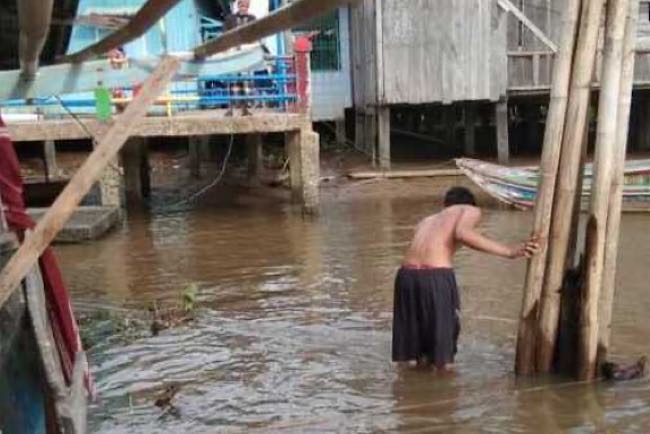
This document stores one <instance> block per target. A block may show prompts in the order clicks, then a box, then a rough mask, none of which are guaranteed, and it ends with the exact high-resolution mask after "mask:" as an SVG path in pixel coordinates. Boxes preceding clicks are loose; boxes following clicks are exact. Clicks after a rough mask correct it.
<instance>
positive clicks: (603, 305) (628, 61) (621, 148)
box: [598, 1, 639, 360]
mask: <svg viewBox="0 0 650 434" xmlns="http://www.w3.org/2000/svg"><path fill="white" fill-rule="evenodd" d="M638 19H639V2H638V1H630V9H629V13H628V15H627V27H626V29H625V42H624V48H623V73H622V76H621V95H620V98H619V108H618V121H617V125H616V128H617V137H616V142H615V144H616V155H615V158H614V163H613V169H612V170H613V172H614V176H613V179H612V186H611V190H610V195H609V213H608V217H607V233H606V236H605V267H604V269H603V287H602V292H601V297H600V313H599V315H598V317H599V321H600V326H599V344H598V346H599V349H600V354H599V359H600V360H605V359H606V358H607V353H608V351H609V342H610V336H611V322H612V308H613V303H614V293H615V291H616V261H617V257H618V240H619V232H620V230H619V229H620V223H621V208H622V202H623V184H624V172H625V153H626V150H627V140H628V132H629V127H630V107H631V104H632V87H633V84H634V64H635V60H636V54H635V47H636V41H637V24H638Z"/></svg>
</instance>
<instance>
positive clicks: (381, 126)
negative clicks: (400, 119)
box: [377, 106, 390, 170]
mask: <svg viewBox="0 0 650 434" xmlns="http://www.w3.org/2000/svg"><path fill="white" fill-rule="evenodd" d="M377 125H378V128H377V130H378V132H377V136H378V137H377V142H378V144H377V147H378V151H379V152H378V156H379V167H380V168H381V169H384V170H390V107H387V106H384V107H379V108H378V110H377Z"/></svg>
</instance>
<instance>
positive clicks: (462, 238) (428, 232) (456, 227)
mask: <svg viewBox="0 0 650 434" xmlns="http://www.w3.org/2000/svg"><path fill="white" fill-rule="evenodd" d="M444 205H445V208H444V209H443V210H442V211H441V212H439V213H437V214H434V215H432V216H429V217H427V218H425V219H424V220H422V221H421V222H420V223H419V224H418V226H417V228H416V230H415V236H414V238H413V241H412V242H411V245H410V247H409V250H408V252H407V254H406V258H405V260H404V263H403V265H402V267H401V268H400V269H399V271H398V273H397V277H396V279H395V302H394V316H393V361H395V362H410V361H417V363H418V364H419V365H420V364H430V363H432V364H434V365H435V366H436V367H437V368H438V369H439V370H445V369H447V368H448V366H449V365H450V364H452V363H453V362H454V356H455V355H456V350H457V345H456V344H457V340H458V334H459V332H460V322H459V317H458V312H459V309H460V300H459V296H458V288H457V286H456V277H455V274H454V270H453V264H452V258H453V256H454V254H455V253H456V250H458V249H459V248H460V247H461V246H463V245H465V246H467V247H470V248H472V249H475V250H478V251H481V252H485V253H489V254H492V255H496V256H501V257H504V258H509V259H517V258H524V257H526V258H529V257H531V256H532V255H534V254H535V253H536V252H537V250H538V249H539V245H538V243H537V239H536V238H531V239H529V240H527V241H526V242H524V243H521V244H518V245H515V246H508V245H505V244H502V243H499V242H497V241H494V240H491V239H489V238H487V237H485V236H483V235H481V233H479V232H478V230H477V228H476V227H477V225H478V223H479V221H480V219H481V210H480V209H479V208H478V207H477V206H476V200H475V199H474V195H472V193H471V192H470V191H469V190H468V189H466V188H464V187H454V188H452V189H451V190H449V191H448V192H447V194H446V196H445V203H444Z"/></svg>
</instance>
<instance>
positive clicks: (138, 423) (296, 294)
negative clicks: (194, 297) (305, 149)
mask: <svg viewBox="0 0 650 434" xmlns="http://www.w3.org/2000/svg"><path fill="white" fill-rule="evenodd" d="M431 202H432V200H431V198H422V197H414V198H408V197H404V198H398V199H391V200H380V199H372V200H361V201H355V202H345V201H341V200H329V201H327V202H326V203H325V205H324V207H323V215H322V216H321V217H320V218H319V219H315V220H310V219H307V220H303V219H302V218H301V217H300V216H299V215H297V214H296V213H293V212H291V211H290V210H286V209H283V208H279V207H277V208H269V207H259V206H258V207H256V206H252V205H251V206H247V207H231V208H219V209H218V210H214V209H212V210H210V209H197V210H195V211H193V212H191V213H188V214H182V215H173V216H158V217H142V216H133V217H131V218H130V219H129V221H128V223H127V224H126V225H125V228H124V229H123V230H121V231H120V232H118V233H115V234H113V235H111V236H110V237H108V238H107V239H105V240H102V241H100V242H98V243H93V244H88V245H81V246H60V247H58V249H57V250H58V252H59V254H60V256H61V262H62V264H63V266H64V268H65V271H66V278H67V280H68V282H69V284H70V286H71V288H72V291H73V294H74V298H75V302H77V303H81V302H85V303H94V304H102V305H110V306H118V307H139V306H142V305H144V304H146V303H148V302H150V301H152V300H155V299H158V300H159V299H168V300H173V299H175V297H177V294H178V290H179V288H182V287H184V286H185V285H186V284H187V283H191V282H195V283H197V284H198V286H199V288H200V295H199V303H200V306H201V309H200V310H199V312H198V318H197V320H196V322H195V323H193V324H191V325H189V326H187V327H182V328H179V329H175V330H170V331H166V332H163V333H162V334H161V335H160V336H157V337H148V336H147V337H145V336H143V337H141V338H139V339H137V340H135V341H134V342H131V343H128V344H124V342H118V341H115V340H111V339H107V340H105V341H103V342H100V344H99V345H97V346H96V347H94V348H93V349H92V350H91V353H90V357H91V362H92V364H93V369H94V372H95V375H96V377H97V381H98V388H99V390H100V394H101V400H100V401H99V402H98V403H97V405H96V406H94V407H93V409H92V412H91V428H92V431H93V432H111V433H116V432H117V433H119V432H124V433H126V432H128V433H133V432H147V433H153V432H166V433H168V432H183V431H185V432H193V433H194V432H214V431H215V430H216V431H223V430H231V429H232V430H245V431H251V430H254V429H258V430H259V431H260V432H269V431H288V432H323V431H326V432H378V431H400V432H409V433H410V432H431V431H440V432H455V431H458V432H477V431H481V432H503V431H504V430H508V431H512V432H530V431H534V432H556V431H557V430H562V429H569V428H575V429H578V431H602V430H604V429H605V428H608V429H611V430H614V431H617V432H618V431H626V432H643V431H645V430H646V428H647V427H649V426H650V414H649V411H650V406H648V403H649V402H650V385H649V383H648V382H647V381H640V382H631V383H628V384H624V385H623V384H621V385H616V386H609V385H603V384H600V385H596V386H593V385H583V384H571V383H558V382H557V380H551V379H542V380H535V381H532V380H527V381H525V380H515V379H514V377H513V376H512V375H511V369H512V363H513V355H514V354H513V349H514V334H515V328H516V322H515V321H514V319H515V318H516V317H517V314H518V309H519V305H520V302H521V287H522V283H523V277H524V276H523V274H524V271H525V264H524V263H522V262H518V263H512V262H508V261H504V260H500V259H496V258H489V257H485V256H481V255H479V254H477V253H474V252H469V251H462V252H461V253H460V255H459V257H458V260H457V263H456V266H457V269H458V274H459V282H460V284H461V287H462V288H461V291H462V293H461V296H462V304H463V332H462V335H461V343H460V354H459V357H458V367H457V374H456V375H455V376H453V377H446V378H441V377H438V376H436V375H435V374H432V373H430V372H423V371H413V370H406V371H400V370H398V369H396V368H395V367H394V366H393V365H392V364H391V362H390V360H389V358H390V327H391V317H392V313H391V309H392V296H393V293H392V283H393V276H394V272H395V269H396V267H397V266H398V265H399V263H400V260H401V256H402V253H403V251H404V249H405V247H406V243H407V242H408V241H409V237H410V236H411V232H412V227H413V225H414V224H415V223H416V222H417V220H418V219H419V218H421V217H423V216H424V215H426V214H427V213H428V212H430V211H431V209H430V207H431V205H430V204H431ZM530 217H531V216H530V214H526V213H520V212H509V211H490V212H487V214H486V219H485V222H484V229H485V231H486V232H487V233H488V234H491V235H493V236H497V237H501V238H505V239H510V240H515V239H519V238H522V237H524V236H525V235H526V234H527V232H528V229H529V224H530ZM648 223H650V218H649V217H648V216H644V215H630V216H626V217H625V219H624V227H623V235H622V251H621V257H620V259H621V265H620V270H621V273H620V281H621V285H620V287H621V289H620V291H619V297H618V300H617V305H616V312H615V324H614V342H615V345H616V347H615V348H614V352H615V353H617V354H620V355H622V356H626V357H628V358H630V359H631V358H633V356H636V355H638V354H641V353H645V354H650V342H649V341H648V340H647V338H646V337H647V336H648V333H649V332H650V323H648V321H646V320H645V318H646V317H647V312H648V311H649V310H650V297H647V281H648V274H647V259H646V258H647V257H648V255H649V254H650V232H649V231H647V229H646V228H647V225H648ZM169 382H179V383H181V384H182V385H183V386H182V388H181V391H180V393H179V395H178V396H177V399H176V404H177V408H178V410H179V414H178V415H171V414H162V412H161V410H160V409H158V408H156V407H155V406H154V405H153V400H154V398H153V397H154V396H155V395H156V394H157V393H159V392H160V390H162V388H163V387H164V385H165V384H168V383H169Z"/></svg>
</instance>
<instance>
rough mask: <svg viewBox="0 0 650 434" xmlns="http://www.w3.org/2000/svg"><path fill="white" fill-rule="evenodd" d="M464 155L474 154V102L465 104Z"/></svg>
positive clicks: (471, 155)
mask: <svg viewBox="0 0 650 434" xmlns="http://www.w3.org/2000/svg"><path fill="white" fill-rule="evenodd" d="M464 118H465V119H464V120H465V156H467V157H474V156H476V103H472V102H468V103H467V104H466V105H465V116H464Z"/></svg>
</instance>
